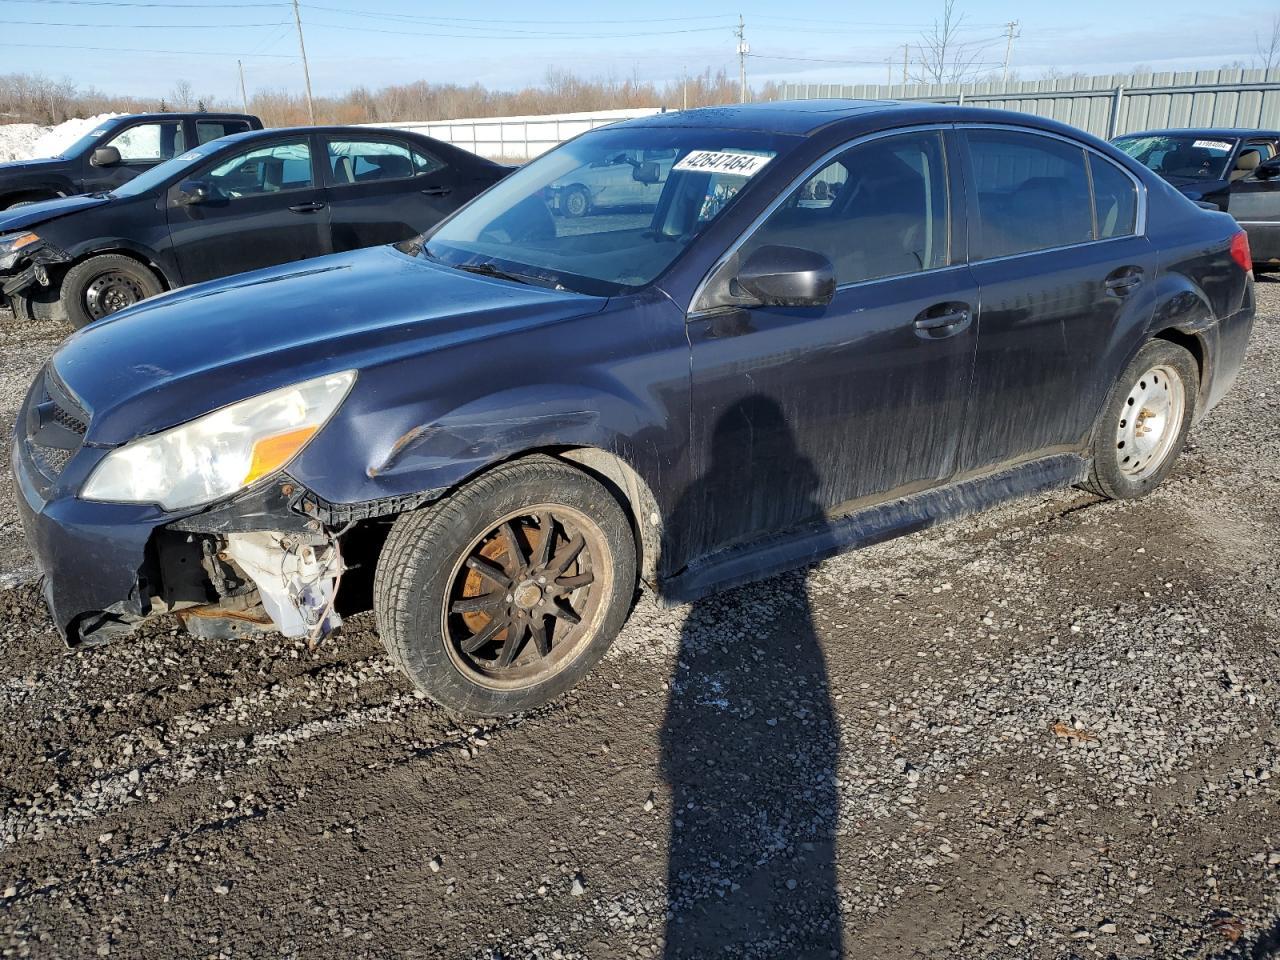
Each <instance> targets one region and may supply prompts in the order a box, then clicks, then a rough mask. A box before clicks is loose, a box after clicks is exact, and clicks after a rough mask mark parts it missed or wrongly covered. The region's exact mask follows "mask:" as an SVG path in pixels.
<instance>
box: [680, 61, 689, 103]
mask: <svg viewBox="0 0 1280 960" xmlns="http://www.w3.org/2000/svg"><path fill="white" fill-rule="evenodd" d="M680 71H681V72H680V93H681V94H682V96H683V98H684V109H685V110H688V109H689V67H688V66H684V67H681V68H680Z"/></svg>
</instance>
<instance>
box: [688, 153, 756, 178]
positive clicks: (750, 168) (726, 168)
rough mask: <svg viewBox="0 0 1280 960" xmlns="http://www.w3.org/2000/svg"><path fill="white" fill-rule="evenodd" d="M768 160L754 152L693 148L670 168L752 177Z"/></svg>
mask: <svg viewBox="0 0 1280 960" xmlns="http://www.w3.org/2000/svg"><path fill="white" fill-rule="evenodd" d="M769 160H770V158H769V157H761V156H758V155H756V154H754V153H724V152H721V151H718V150H694V151H693V152H691V153H690V154H689V155H688V156H686V157H685V158H684V159H683V160H681V161H680V162H679V163H677V164H676V165H675V166H674V167H672V168H671V169H672V170H689V171H693V172H695V173H731V174H733V175H735V176H738V177H754V176H755V175H756V174H757V173H759V172H760V171H761V170H762V169H764V165H765V164H766V163H768V162H769Z"/></svg>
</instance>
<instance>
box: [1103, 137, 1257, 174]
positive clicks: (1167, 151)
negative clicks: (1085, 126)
mask: <svg viewBox="0 0 1280 960" xmlns="http://www.w3.org/2000/svg"><path fill="white" fill-rule="evenodd" d="M1112 143H1114V144H1115V145H1116V146H1117V147H1119V148H1120V149H1121V150H1123V151H1124V152H1125V153H1127V154H1128V155H1129V156H1131V157H1133V159H1135V160H1137V161H1138V162H1139V163H1140V164H1142V165H1143V166H1144V167H1146V168H1147V169H1148V170H1151V171H1152V172H1154V173H1158V174H1160V176H1162V177H1175V178H1182V179H1184V180H1222V179H1224V178H1225V177H1226V176H1227V161H1228V160H1230V159H1231V154H1232V153H1233V152H1234V151H1235V148H1236V144H1237V143H1239V141H1238V140H1234V139H1231V138H1221V137H1201V136H1195V135H1194V134H1186V135H1183V136H1151V137H1120V138H1119V139H1117V140H1113V141H1112Z"/></svg>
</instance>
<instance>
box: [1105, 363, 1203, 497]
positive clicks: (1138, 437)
mask: <svg viewBox="0 0 1280 960" xmlns="http://www.w3.org/2000/svg"><path fill="white" fill-rule="evenodd" d="M1199 383H1200V375H1199V368H1198V367H1197V365H1196V360H1195V357H1193V356H1192V355H1191V354H1190V353H1189V352H1188V351H1187V350H1185V349H1183V348H1182V347H1179V346H1177V345H1176V344H1173V343H1170V342H1169V341H1167V340H1151V341H1149V342H1148V343H1147V344H1145V345H1144V346H1143V347H1142V349H1141V350H1139V351H1138V354H1137V356H1135V357H1134V358H1133V361H1132V362H1131V363H1130V364H1129V366H1128V367H1126V368H1125V371H1124V373H1122V374H1121V375H1120V379H1119V380H1117V381H1116V385H1115V386H1114V387H1112V389H1111V395H1110V396H1109V397H1108V398H1107V404H1106V406H1105V407H1104V408H1103V410H1102V416H1101V417H1099V419H1098V423H1097V426H1096V427H1095V428H1094V431H1093V450H1092V453H1093V462H1092V464H1091V466H1090V469H1089V478H1088V479H1087V480H1086V481H1085V482H1084V483H1083V484H1082V486H1084V487H1085V489H1087V490H1089V491H1090V492H1092V493H1096V494H1097V495H1098V496H1100V497H1106V498H1107V499H1109V500H1133V499H1136V498H1138V497H1144V496H1146V495H1147V494H1148V493H1150V492H1151V491H1152V490H1154V489H1155V488H1156V487H1157V486H1159V484H1160V482H1161V481H1162V480H1164V478H1165V477H1167V476H1168V475H1169V472H1170V471H1171V470H1172V469H1173V467H1174V464H1175V463H1176V462H1177V459H1178V454H1179V453H1181V452H1182V447H1183V444H1185V443H1186V439H1187V433H1188V432H1189V431H1190V429H1191V421H1192V418H1193V417H1194V416H1195V411H1196V400H1197V396H1198V393H1199Z"/></svg>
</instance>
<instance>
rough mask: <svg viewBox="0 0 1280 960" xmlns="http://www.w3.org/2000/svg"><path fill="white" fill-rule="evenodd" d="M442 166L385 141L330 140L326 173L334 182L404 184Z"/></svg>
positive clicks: (430, 159) (433, 158) (426, 157)
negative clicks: (406, 180)
mask: <svg viewBox="0 0 1280 960" xmlns="http://www.w3.org/2000/svg"><path fill="white" fill-rule="evenodd" d="M444 166H445V164H444V162H443V161H441V160H438V159H437V158H435V157H432V156H429V155H427V154H425V153H422V152H420V151H418V150H411V149H409V147H407V146H405V145H404V144H402V143H389V142H387V141H385V140H369V141H359V140H330V141H329V169H330V170H331V171H332V172H333V182H334V183H335V184H340V183H368V182H370V181H375V180H404V179H407V178H409V177H416V176H421V175H422V174H424V173H434V172H435V171H437V170H441V169H443V168H444Z"/></svg>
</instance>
